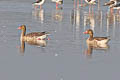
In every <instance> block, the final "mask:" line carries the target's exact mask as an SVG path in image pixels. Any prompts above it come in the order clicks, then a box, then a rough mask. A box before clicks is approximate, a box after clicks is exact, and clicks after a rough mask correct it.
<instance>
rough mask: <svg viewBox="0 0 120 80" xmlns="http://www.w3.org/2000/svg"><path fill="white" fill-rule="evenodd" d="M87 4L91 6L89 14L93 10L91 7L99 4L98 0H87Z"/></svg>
mask: <svg viewBox="0 0 120 80" xmlns="http://www.w3.org/2000/svg"><path fill="white" fill-rule="evenodd" d="M85 2H86V3H87V4H89V5H90V6H89V12H90V10H91V8H90V7H91V6H92V5H95V4H96V3H97V2H96V0H85ZM92 12H93V7H92Z"/></svg>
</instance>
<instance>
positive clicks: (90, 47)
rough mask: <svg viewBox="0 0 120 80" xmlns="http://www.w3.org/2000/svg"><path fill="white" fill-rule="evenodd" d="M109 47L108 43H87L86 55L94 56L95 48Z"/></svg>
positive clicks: (104, 49) (106, 48) (105, 48)
mask: <svg viewBox="0 0 120 80" xmlns="http://www.w3.org/2000/svg"><path fill="white" fill-rule="evenodd" d="M108 49H109V45H108V44H102V45H96V44H94V45H93V44H88V43H87V49H86V50H85V55H86V56H92V53H93V50H103V51H106V50H108Z"/></svg>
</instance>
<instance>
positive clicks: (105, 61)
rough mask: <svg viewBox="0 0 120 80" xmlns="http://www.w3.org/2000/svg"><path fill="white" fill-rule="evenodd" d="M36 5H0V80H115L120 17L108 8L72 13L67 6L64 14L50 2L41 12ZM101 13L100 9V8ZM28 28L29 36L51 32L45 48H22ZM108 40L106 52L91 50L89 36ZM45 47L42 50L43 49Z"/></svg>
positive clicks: (26, 1) (26, 0)
mask: <svg viewBox="0 0 120 80" xmlns="http://www.w3.org/2000/svg"><path fill="white" fill-rule="evenodd" d="M32 2H33V0H20V1H17V0H11V1H9V0H1V1H0V6H1V7H0V37H1V38H0V51H1V52H0V65H1V66H0V79H1V80H48V79H49V80H81V79H82V80H88V79H89V80H113V79H119V74H120V69H119V67H120V64H119V60H120V58H119V56H120V53H119V52H120V47H119V46H120V36H119V32H120V27H119V26H120V15H119V14H116V12H115V13H113V14H110V13H109V10H108V8H107V7H105V6H102V5H103V4H104V2H105V1H103V2H100V7H99V6H97V5H96V6H94V12H93V14H92V13H89V12H88V6H87V7H83V8H79V9H74V8H73V2H72V1H69V0H66V1H64V5H63V9H62V10H55V4H54V3H51V2H50V0H49V1H46V3H45V4H44V5H43V8H42V10H38V9H37V10H35V9H33V7H32V5H31V3H32ZM98 7H99V8H98ZM22 24H25V25H26V26H27V33H29V32H34V31H36V32H37V31H48V32H50V35H49V38H50V40H47V41H44V43H45V45H43V44H41V42H39V43H40V45H30V44H28V43H25V46H24V47H23V48H22V50H23V49H24V51H21V50H20V47H22V45H21V42H20V33H21V31H19V30H17V28H18V26H20V25H22ZM89 28H91V29H93V30H94V34H95V36H110V38H111V40H110V42H109V43H108V46H107V47H106V48H91V47H89V46H87V44H86V39H87V38H88V35H84V34H83V32H84V31H85V30H86V29H89ZM41 45H42V46H41Z"/></svg>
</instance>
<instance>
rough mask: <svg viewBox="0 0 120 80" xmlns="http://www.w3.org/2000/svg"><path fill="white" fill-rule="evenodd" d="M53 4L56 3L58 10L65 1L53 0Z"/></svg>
mask: <svg viewBox="0 0 120 80" xmlns="http://www.w3.org/2000/svg"><path fill="white" fill-rule="evenodd" d="M52 2H55V3H56V9H58V5H59V4H63V0H52Z"/></svg>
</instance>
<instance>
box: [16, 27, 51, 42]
mask: <svg viewBox="0 0 120 80" xmlns="http://www.w3.org/2000/svg"><path fill="white" fill-rule="evenodd" d="M18 29H19V30H22V32H21V37H20V39H21V40H23V41H37V40H44V39H46V38H47V36H48V35H49V33H47V32H32V33H28V34H26V26H25V25H21V26H19V27H18Z"/></svg>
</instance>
